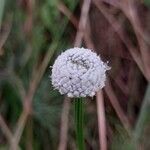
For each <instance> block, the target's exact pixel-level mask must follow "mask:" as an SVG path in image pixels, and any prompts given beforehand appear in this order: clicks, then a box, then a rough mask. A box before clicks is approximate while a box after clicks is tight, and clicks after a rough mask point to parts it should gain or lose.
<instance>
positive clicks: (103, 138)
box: [96, 91, 107, 150]
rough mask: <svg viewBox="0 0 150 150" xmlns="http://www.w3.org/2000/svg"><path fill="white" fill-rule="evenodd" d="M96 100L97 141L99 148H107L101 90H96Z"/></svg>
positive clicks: (104, 149) (103, 149) (105, 149)
mask: <svg viewBox="0 0 150 150" xmlns="http://www.w3.org/2000/svg"><path fill="white" fill-rule="evenodd" d="M96 102H97V114H98V125H99V128H98V130H99V136H100V137H99V141H100V142H99V143H100V149H101V150H107V137H106V135H107V134H106V119H105V106H104V98H103V93H102V91H98V92H97V94H96Z"/></svg>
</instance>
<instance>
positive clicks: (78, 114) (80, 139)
mask: <svg viewBox="0 0 150 150" xmlns="http://www.w3.org/2000/svg"><path fill="white" fill-rule="evenodd" d="M74 101H75V104H74V105H75V125H76V140H77V147H78V150H84V149H85V148H84V135H83V118H84V115H83V99H82V98H77V99H75V100H74Z"/></svg>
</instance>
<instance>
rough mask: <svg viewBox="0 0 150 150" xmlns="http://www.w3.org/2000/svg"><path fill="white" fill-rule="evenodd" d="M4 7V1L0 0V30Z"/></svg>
mask: <svg viewBox="0 0 150 150" xmlns="http://www.w3.org/2000/svg"><path fill="white" fill-rule="evenodd" d="M4 6H5V0H0V29H1V24H2V18H3V11H4Z"/></svg>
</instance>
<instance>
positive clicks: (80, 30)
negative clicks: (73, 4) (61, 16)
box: [74, 0, 91, 46]
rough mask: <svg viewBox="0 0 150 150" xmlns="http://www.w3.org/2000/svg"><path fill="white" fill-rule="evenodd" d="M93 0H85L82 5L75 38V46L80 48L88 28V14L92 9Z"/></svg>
mask: <svg viewBox="0 0 150 150" xmlns="http://www.w3.org/2000/svg"><path fill="white" fill-rule="evenodd" d="M90 4H91V0H84V1H83V5H82V11H81V17H80V21H79V27H78V31H77V34H76V38H75V44H74V46H80V45H81V43H82V39H83V35H84V32H85V28H86V23H87V19H88V12H89V9H90Z"/></svg>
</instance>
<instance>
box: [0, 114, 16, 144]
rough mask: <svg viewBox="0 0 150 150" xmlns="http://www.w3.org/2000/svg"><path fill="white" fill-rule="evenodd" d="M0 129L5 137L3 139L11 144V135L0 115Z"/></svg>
mask: <svg viewBox="0 0 150 150" xmlns="http://www.w3.org/2000/svg"><path fill="white" fill-rule="evenodd" d="M0 127H1V131H2V132H3V134H4V135H5V137H6V138H7V140H8V142H9V143H11V140H12V137H13V134H12V133H11V131H10V130H9V128H8V126H7V124H6V122H5V120H4V119H3V117H2V116H1V114H0Z"/></svg>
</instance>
